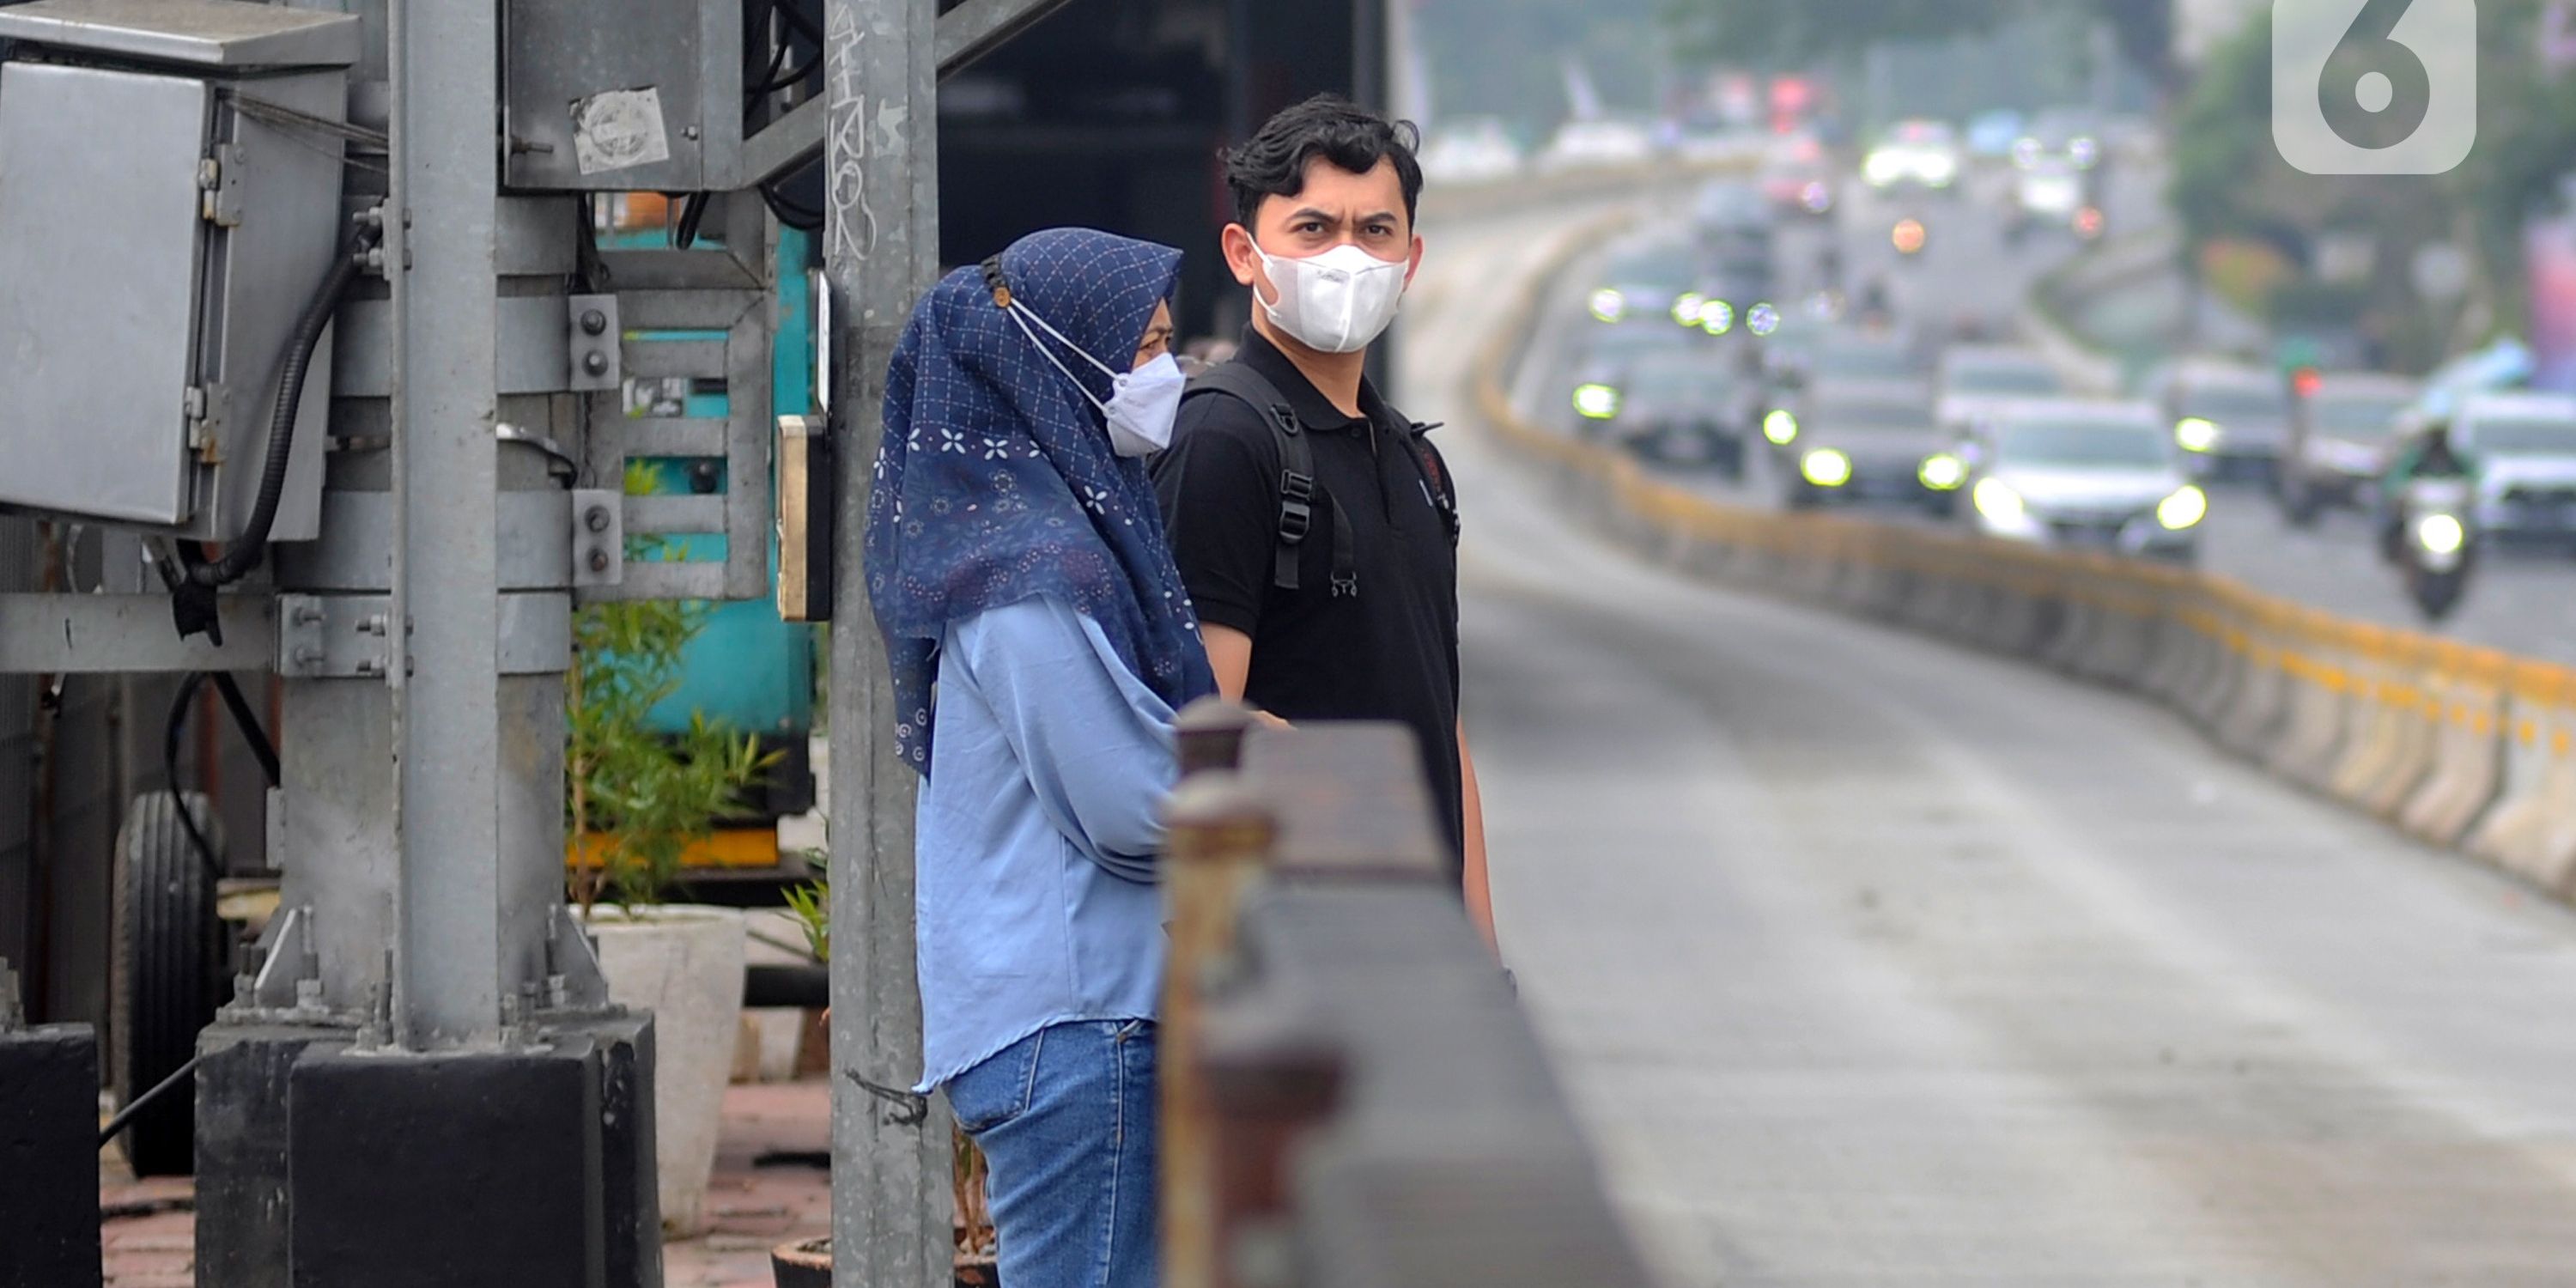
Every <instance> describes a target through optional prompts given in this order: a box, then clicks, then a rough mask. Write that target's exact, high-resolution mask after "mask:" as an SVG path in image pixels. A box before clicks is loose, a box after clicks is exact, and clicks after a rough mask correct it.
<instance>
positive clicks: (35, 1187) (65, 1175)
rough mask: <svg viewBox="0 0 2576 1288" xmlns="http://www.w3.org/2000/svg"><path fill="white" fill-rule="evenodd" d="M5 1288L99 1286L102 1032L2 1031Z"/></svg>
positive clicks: (66, 1027) (1, 1269)
mask: <svg viewBox="0 0 2576 1288" xmlns="http://www.w3.org/2000/svg"><path fill="white" fill-rule="evenodd" d="M0 1214H6V1215H5V1228H0V1288H97V1286H98V1282H99V1260H98V1035H97V1034H96V1033H94V1032H92V1031H91V1029H90V1027H89V1026H88V1025H86V1024H54V1025H46V1026H44V1027H41V1028H34V1029H19V1030H16V1031H13V1032H0Z"/></svg>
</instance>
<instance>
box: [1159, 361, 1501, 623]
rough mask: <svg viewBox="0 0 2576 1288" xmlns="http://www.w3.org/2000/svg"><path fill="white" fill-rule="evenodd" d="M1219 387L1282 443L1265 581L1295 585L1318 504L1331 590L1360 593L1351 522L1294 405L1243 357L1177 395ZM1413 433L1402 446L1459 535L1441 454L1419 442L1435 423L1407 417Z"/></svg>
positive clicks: (1453, 537)
mask: <svg viewBox="0 0 2576 1288" xmlns="http://www.w3.org/2000/svg"><path fill="white" fill-rule="evenodd" d="M1211 393H1215V394H1224V395H1226V396H1228V397H1231V398H1234V399H1236V400H1237V401H1240V402H1242V403H1244V404H1246V405H1247V406H1250V407H1251V408H1252V409H1253V410H1254V411H1257V412H1260V413H1261V420H1262V423H1263V424H1265V425H1268V426H1269V427H1270V438H1271V441H1272V442H1273V443H1275V444H1277V445H1278V448H1279V527H1278V540H1277V541H1276V543H1275V544H1274V551H1273V554H1272V556H1271V564H1270V584H1271V585H1273V586H1276V587H1278V588H1279V589H1281V590H1296V589H1298V588H1299V585H1300V582H1301V580H1302V578H1301V577H1300V576H1299V573H1298V554H1299V552H1300V550H1301V549H1302V548H1303V547H1304V545H1305V543H1306V535H1307V534H1308V533H1310V532H1312V531H1313V530H1314V526H1315V511H1316V510H1317V509H1318V508H1319V507H1320V508H1321V509H1322V510H1323V511H1324V512H1325V513H1326V514H1328V515H1330V516H1331V518H1332V524H1333V595H1334V597H1335V598H1339V597H1341V596H1344V595H1357V594H1359V593H1360V579H1359V566H1358V561H1357V555H1356V552H1355V551H1354V550H1353V549H1352V540H1351V521H1350V517H1349V516H1348V515H1345V514H1343V513H1342V508H1341V507H1340V506H1339V505H1336V504H1334V502H1333V497H1332V494H1331V493H1329V492H1326V491H1325V490H1324V489H1323V488H1322V486H1321V485H1319V484H1318V483H1317V482H1316V481H1315V453H1314V449H1313V448H1311V447H1309V446H1308V445H1307V443H1306V428H1305V426H1303V425H1301V424H1299V423H1298V421H1297V412H1296V410H1295V408H1293V407H1291V406H1290V405H1289V403H1288V399H1287V396H1286V395H1284V394H1282V393H1280V392H1279V387H1278V386H1277V385H1274V384H1272V383H1271V382H1270V379H1269V378H1268V377H1266V376H1264V375H1262V374H1261V373H1260V372H1258V371H1255V370H1253V369H1252V367H1251V365H1250V364H1248V363H1245V362H1241V361H1234V362H1221V363H1218V364H1217V365H1215V366H1213V367H1210V368H1208V369H1207V370H1205V371H1202V372H1200V373H1199V374H1198V375H1196V376H1193V377H1191V378H1190V387H1189V390H1188V391H1187V392H1186V393H1184V394H1182V395H1181V397H1182V400H1183V401H1185V402H1186V401H1188V400H1189V399H1191V398H1196V397H1199V396H1201V395H1204V394H1211ZM1406 423H1407V424H1409V425H1411V427H1412V432H1410V433H1408V434H1406V435H1404V446H1405V450H1407V451H1408V452H1410V453H1412V455H1413V464H1414V468H1415V469H1417V470H1419V471H1420V472H1421V474H1422V483H1423V486H1424V487H1425V488H1426V489H1428V490H1429V492H1430V494H1431V503H1432V506H1433V508H1435V509H1437V510H1438V511H1439V512H1440V522H1441V526H1442V527H1444V528H1446V529H1447V530H1448V533H1449V542H1450V544H1451V545H1453V546H1454V545H1456V544H1457V541H1458V501H1457V497H1456V496H1455V495H1454V494H1453V493H1452V492H1451V491H1450V487H1449V476H1448V474H1447V472H1446V471H1444V470H1442V469H1441V468H1440V461H1439V458H1438V457H1436V456H1433V455H1432V454H1431V449H1430V448H1429V446H1427V445H1426V444H1425V443H1424V442H1423V441H1422V436H1423V435H1424V434H1426V433H1429V432H1430V431H1431V430H1434V429H1437V428H1439V426H1437V425H1424V424H1420V423H1418V422H1412V421H1407V422H1406Z"/></svg>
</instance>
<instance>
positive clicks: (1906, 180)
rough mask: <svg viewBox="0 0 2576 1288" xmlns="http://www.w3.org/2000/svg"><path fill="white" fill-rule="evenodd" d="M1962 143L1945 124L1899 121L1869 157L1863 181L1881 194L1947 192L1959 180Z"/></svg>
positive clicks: (1863, 161) (1863, 163)
mask: <svg viewBox="0 0 2576 1288" xmlns="http://www.w3.org/2000/svg"><path fill="white" fill-rule="evenodd" d="M1959 165H1960V153H1959V139H1958V135H1957V133H1956V132H1954V131H1953V130H1951V128H1950V126H1949V124H1948V123H1947V122H1943V121H1932V120H1923V119H1919V118H1918V119H1915V120H1908V121H1899V122H1897V123H1896V125H1895V127H1894V128H1892V129H1890V130H1889V131H1888V132H1887V137H1886V138H1884V139H1882V140H1880V142H1879V144H1878V146H1877V147H1874V148H1871V149H1870V150H1869V155H1867V156H1865V157H1863V158H1861V164H1860V177H1861V180H1862V181H1863V182H1865V183H1867V184H1868V185H1869V186H1870V187H1872V188H1876V189H1879V190H1880V191H1883V192H1884V191H1889V190H1893V189H1899V188H1906V187H1921V188H1931V189H1935V190H1939V189H1946V188H1948V187H1949V186H1950V184H1951V182H1952V181H1953V180H1956V179H1957V178H1958V177H1959Z"/></svg>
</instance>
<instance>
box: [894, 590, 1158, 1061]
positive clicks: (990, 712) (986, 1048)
mask: <svg viewBox="0 0 2576 1288" xmlns="http://www.w3.org/2000/svg"><path fill="white" fill-rule="evenodd" d="M931 719H932V722H933V723H932V734H931V761H930V776H929V777H928V778H927V779H926V780H924V782H923V783H922V788H921V796H920V800H919V815H918V827H917V831H916V834H915V838H914V854H915V860H914V863H915V884H914V892H915V909H916V914H917V917H918V926H919V939H918V955H919V964H920V971H921V1019H922V1078H921V1085H920V1086H918V1087H916V1088H915V1090H917V1091H923V1092H927V1091H929V1090H930V1089H932V1088H934V1087H937V1086H939V1085H940V1084H942V1083H945V1082H947V1081H948V1080H949V1079H951V1078H954V1077H956V1076H957V1075H958V1074H960V1073H963V1072H965V1071H966V1070H967V1069H970V1068H972V1067H974V1066H975V1065H976V1064H977V1063H979V1062H981V1061H982V1060H984V1059H985V1058H987V1057H989V1056H991V1055H993V1054H995V1053H996V1052H999V1051H1000V1050H1002V1049H1003V1048H1004V1047H1007V1046H1010V1045H1011V1044H1012V1043H1014V1042H1017V1041H1019V1040H1020V1039H1021V1038H1024V1037H1027V1036H1028V1035H1030V1034H1032V1033H1035V1032H1037V1031H1038V1030H1039V1029H1042V1028H1045V1027H1047V1026H1048V1025H1051V1024H1058V1023H1063V1022H1066V1021H1073V1020H1129V1019H1145V1018H1151V1017H1152V1016H1153V1015H1154V1014H1155V1010H1156V1002H1157V999H1158V997H1159V995H1160V993H1161V990H1162V979H1163V951H1164V932H1163V924H1162V923H1163V897H1162V890H1161V887H1159V886H1158V885H1156V884H1155V879H1156V867H1155V863H1156V860H1155V854H1156V852H1157V851H1159V850H1160V849H1161V847H1162V842H1163V825H1162V817H1161V810H1162V803H1163V797H1164V796H1165V795H1166V794H1168V793H1169V792H1170V791H1171V788H1172V783H1173V780H1174V779H1175V778H1176V777H1177V776H1178V773H1179V770H1178V762H1177V761H1176V759H1175V756H1174V751H1173V740H1172V709H1171V707H1170V706H1169V705H1167V704H1165V703H1164V702H1163V700H1162V699H1161V698H1159V697H1157V696H1155V694H1154V692H1153V690H1151V689H1148V688H1146V687H1145V685H1144V684H1143V683H1142V682H1141V681H1139V680H1137V679H1136V677H1135V676H1134V675H1132V674H1130V673H1129V672H1128V670H1127V668H1126V666H1125V664H1124V663H1122V662H1120V661H1119V660H1118V656H1117V654H1116V652H1114V651H1113V650H1112V649H1111V648H1110V646H1109V641H1108V639H1107V637H1106V636H1104V635H1102V634H1101V631H1100V628H1099V627H1098V626H1097V625H1095V624H1093V623H1092V621H1091V620H1090V619H1088V618H1086V617H1084V616H1082V615H1081V614H1080V613H1078V612H1075V611H1074V610H1073V608H1072V606H1071V605H1069V604H1066V603H1065V602H1063V601H1062V600H1059V599H1055V598H1053V597H1046V596H1041V597H1039V598H1035V599H1025V600H1021V601H1020V602H1018V603H1014V604H1008V605H1005V606H1003V607H999V608H992V609H987V610H985V611H984V612H981V613H978V614H976V615H975V616H973V617H969V618H966V619H964V620H962V621H957V622H952V623H950V624H949V627H948V631H947V634H946V635H945V637H944V638H943V639H942V640H941V642H940V649H939V689H938V701H937V705H936V708H935V710H934V713H933V715H932V717H931Z"/></svg>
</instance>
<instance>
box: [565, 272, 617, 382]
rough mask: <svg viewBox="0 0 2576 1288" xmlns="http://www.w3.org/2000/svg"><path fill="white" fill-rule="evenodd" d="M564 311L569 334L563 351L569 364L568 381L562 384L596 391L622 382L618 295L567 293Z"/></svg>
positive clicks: (567, 333)
mask: <svg viewBox="0 0 2576 1288" xmlns="http://www.w3.org/2000/svg"><path fill="white" fill-rule="evenodd" d="M564 313H565V318H564V321H565V324H566V326H567V328H568V330H567V331H566V335H567V336H568V337H569V342H568V343H567V344H566V345H565V347H564V352H565V354H566V356H567V357H569V358H570V359H571V366H572V373H571V381H570V383H569V384H567V385H566V386H565V387H566V388H569V389H573V390H576V391H579V392H583V393H596V392H601V391H605V390H614V389H616V388H617V387H618V386H619V385H621V384H623V383H624V381H625V372H624V370H623V367H622V364H621V363H620V362H619V361H618V351H617V344H618V329H617V297H616V296H614V295H570V296H566V297H564Z"/></svg>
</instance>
